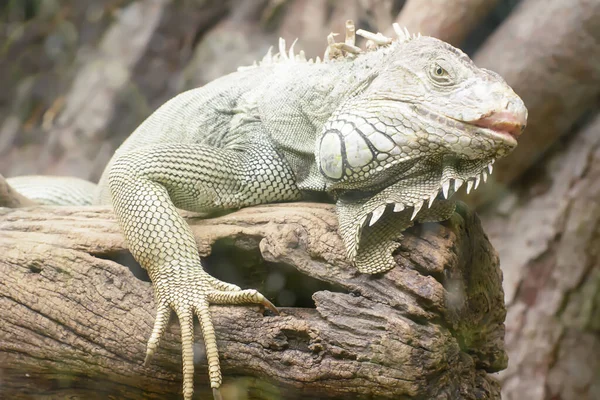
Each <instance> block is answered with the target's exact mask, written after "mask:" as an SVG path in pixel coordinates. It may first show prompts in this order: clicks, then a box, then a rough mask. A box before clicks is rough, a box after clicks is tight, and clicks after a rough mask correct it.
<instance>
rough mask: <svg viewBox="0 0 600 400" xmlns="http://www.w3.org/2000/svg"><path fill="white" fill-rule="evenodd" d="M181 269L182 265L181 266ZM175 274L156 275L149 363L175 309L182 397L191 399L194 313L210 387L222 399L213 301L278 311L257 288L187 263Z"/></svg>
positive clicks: (192, 387) (148, 349) (146, 361)
mask: <svg viewBox="0 0 600 400" xmlns="http://www.w3.org/2000/svg"><path fill="white" fill-rule="evenodd" d="M180 268H181V267H180ZM179 272H181V274H177V276H176V277H174V276H170V277H164V279H161V277H160V276H157V277H156V279H155V281H154V286H155V288H156V289H155V290H156V292H155V296H156V302H157V304H158V305H157V312H156V319H155V322H154V328H153V329H152V334H151V335H150V339H149V340H148V346H147V350H146V358H145V360H144V365H147V364H148V363H149V362H150V359H151V358H152V355H153V354H154V353H155V351H156V349H157V348H158V345H159V342H160V339H161V337H162V335H163V333H164V332H165V330H166V328H167V326H168V324H169V319H170V316H171V311H174V312H175V314H176V315H177V318H178V319H179V324H180V326H181V352H182V362H183V398H184V399H185V400H188V399H191V398H192V395H193V393H194V348H193V344H194V314H196V315H197V316H198V319H199V320H200V327H201V330H202V336H203V337H204V346H205V348H206V358H207V361H208V373H209V379H210V386H211V388H212V390H213V396H214V398H215V400H218V399H221V394H220V392H219V387H220V386H221V380H222V378H221V367H220V364H219V354H218V351H217V343H216V336H215V331H214V327H213V324H212V319H211V317H210V312H209V305H210V304H230V305H236V304H260V305H262V306H263V307H264V308H267V309H269V310H271V311H272V312H274V313H275V314H278V311H277V309H276V308H275V306H274V305H273V304H272V303H271V302H270V301H269V300H267V299H266V298H265V297H264V296H263V295H262V294H260V293H259V292H258V291H256V290H254V289H246V290H242V289H240V288H239V287H238V286H236V285H232V284H229V283H225V282H221V281H219V280H218V279H215V278H213V277H212V276H210V275H208V274H207V273H206V272H204V271H202V270H200V269H199V268H194V267H191V268H190V267H188V266H184V267H183V268H181V269H179Z"/></svg>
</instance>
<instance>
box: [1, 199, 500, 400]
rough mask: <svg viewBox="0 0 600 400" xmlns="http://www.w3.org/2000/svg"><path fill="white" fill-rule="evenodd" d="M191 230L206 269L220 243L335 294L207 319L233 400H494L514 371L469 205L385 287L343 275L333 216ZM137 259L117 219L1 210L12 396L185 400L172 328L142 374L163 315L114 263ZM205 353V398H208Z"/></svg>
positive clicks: (426, 231) (291, 216) (488, 258)
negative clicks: (269, 312)
mask: <svg viewBox="0 0 600 400" xmlns="http://www.w3.org/2000/svg"><path fill="white" fill-rule="evenodd" d="M186 217H187V220H188V222H189V223H190V224H191V226H192V229H193V231H194V234H195V236H196V239H197V243H198V247H199V250H200V252H201V254H202V255H204V256H208V255H209V253H210V252H211V247H212V246H213V245H215V243H217V244H218V245H220V246H224V247H225V248H226V251H227V252H228V253H232V254H236V253H239V254H242V258H244V259H245V260H246V262H243V263H242V264H244V265H246V266H248V268H253V269H256V270H260V269H261V267H260V265H261V264H269V265H271V266H273V267H277V268H278V267H281V266H283V265H288V266H292V267H293V268H292V269H293V270H294V271H297V274H304V275H308V276H311V277H312V278H315V279H317V280H319V281H322V282H327V283H328V285H329V287H330V288H331V289H332V290H319V291H317V292H315V293H314V294H313V295H312V298H313V300H314V303H315V305H316V307H315V308H283V309H282V310H281V311H282V314H281V316H263V315H261V313H260V312H258V311H259V310H258V308H256V307H217V306H214V307H212V308H211V309H212V313H213V318H214V322H215V327H216V330H217V332H216V333H217V338H218V346H219V352H220V356H221V365H222V368H223V372H224V376H225V378H224V382H225V384H224V388H223V394H224V396H225V398H238V396H241V395H240V393H244V392H246V393H247V395H248V398H256V399H266V398H285V399H295V398H344V399H347V398H382V399H384V398H387V399H422V398H427V399H449V398H452V399H499V386H498V384H497V383H496V381H495V380H494V379H493V378H492V377H490V375H488V373H490V372H495V371H499V370H501V369H503V368H505V367H506V363H507V358H506V354H505V352H504V349H503V337H504V325H503V322H504V318H505V309H504V301H503V292H502V287H501V280H502V276H501V273H500V270H499V268H498V257H497V255H496V252H495V251H494V250H493V248H492V247H491V245H490V244H489V242H488V240H487V237H486V236H485V234H484V233H483V231H482V230H481V227H480V224H479V221H478V219H477V217H476V216H474V214H472V213H471V212H469V211H468V210H467V209H466V207H464V205H461V206H459V207H458V212H457V213H455V215H454V216H453V217H452V218H451V219H450V220H449V221H446V222H444V223H442V224H422V225H419V226H417V227H415V228H413V229H411V230H409V231H407V232H406V235H405V238H404V239H403V242H402V246H401V248H400V249H399V251H398V252H397V254H396V256H395V257H396V261H397V264H398V265H397V267H396V268H394V269H393V270H391V271H389V272H388V273H386V274H382V275H377V276H370V275H364V274H360V273H358V272H357V271H356V270H355V269H354V268H353V267H352V266H350V265H348V262H347V261H346V258H345V252H344V250H343V245H342V243H341V239H340V238H339V236H338V235H337V219H336V217H335V214H334V211H333V206H332V205H327V204H317V203H291V204H279V205H270V206H261V207H253V208H247V209H243V210H241V211H238V212H235V213H232V214H229V215H226V216H222V217H218V218H214V219H200V218H197V217H193V216H192V215H188V214H186ZM128 254H129V253H128V252H127V250H126V246H125V242H124V239H123V236H122V235H121V233H120V230H119V228H118V225H117V223H116V220H115V218H114V216H113V213H112V211H111V210H109V209H106V208H61V207H41V206H39V207H31V208H19V209H7V208H4V209H0V318H1V319H2V321H3V324H1V325H0V388H1V389H0V391H1V394H2V396H5V397H7V398H15V399H18V398H28V399H30V398H41V397H44V398H65V397H68V396H79V397H85V398H107V397H109V396H115V397H118V398H140V397H144V398H161V399H164V398H177V397H178V396H179V393H180V392H181V386H180V384H181V360H180V353H179V352H180V344H179V336H178V332H179V328H178V325H177V324H176V323H173V324H171V327H170V328H169V329H168V330H167V333H166V337H165V338H164V340H163V341H162V342H161V346H160V350H159V351H158V354H157V355H156V356H155V358H154V360H153V361H152V362H151V364H150V365H149V366H148V367H143V366H142V365H141V363H142V360H143V357H144V354H145V346H146V340H147V339H148V337H149V335H150V331H151V327H152V324H153V319H154V312H155V308H154V307H155V306H154V300H153V295H152V290H151V288H150V284H149V283H148V282H143V281H141V280H139V279H137V278H136V277H134V276H133V275H132V273H131V271H130V270H129V269H128V268H126V267H124V266H123V265H121V264H120V263H119V262H121V263H123V261H122V260H126V259H127V256H128ZM249 255H250V256H249ZM252 255H257V256H259V257H254V256H252ZM248 260H250V261H248ZM252 260H254V261H252ZM207 261H208V262H209V263H210V261H211V258H210V257H209V258H208V260H207ZM333 290H335V291H333ZM197 342H198V343H199V344H198V345H197V346H196V349H195V351H196V354H197V355H198V358H197V368H196V377H195V382H196V388H197V389H196V393H197V395H199V396H200V398H206V397H205V396H208V392H207V387H206V384H207V374H206V363H205V358H204V355H203V354H202V351H203V346H202V345H201V344H200V338H199V335H197Z"/></svg>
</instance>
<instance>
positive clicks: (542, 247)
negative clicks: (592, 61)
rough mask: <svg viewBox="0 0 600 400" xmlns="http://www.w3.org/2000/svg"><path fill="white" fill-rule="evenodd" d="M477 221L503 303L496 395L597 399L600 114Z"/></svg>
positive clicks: (506, 399) (599, 393)
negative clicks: (500, 282)
mask: <svg viewBox="0 0 600 400" xmlns="http://www.w3.org/2000/svg"><path fill="white" fill-rule="evenodd" d="M561 150H562V151H561ZM483 221H484V225H485V226H486V228H488V229H487V231H488V233H489V235H490V238H491V240H492V242H493V243H494V244H495V246H496V248H497V249H498V251H499V253H500V259H501V260H502V269H503V271H504V289H505V291H506V301H507V304H508V317H507V327H508V328H507V334H506V341H507V343H506V344H507V349H508V353H509V357H510V363H509V367H508V369H507V370H506V371H505V372H504V373H502V375H501V376H502V382H503V393H504V396H503V398H504V400H520V399H528V400H547V399H561V400H596V399H600V116H597V117H596V118H595V120H593V121H592V122H591V123H590V124H589V125H588V126H587V127H586V128H584V129H583V130H582V131H581V132H579V133H578V134H577V135H575V136H574V137H573V138H570V139H569V141H568V142H567V146H566V148H565V146H564V145H561V146H557V148H555V149H554V154H553V155H551V156H549V157H547V159H546V160H544V162H543V163H542V164H541V165H540V166H539V167H538V168H536V170H535V171H533V172H532V173H531V174H530V176H529V182H525V183H523V189H521V190H520V191H518V192H516V193H514V194H513V195H511V196H509V197H507V198H506V199H504V200H503V201H502V203H501V204H500V205H499V207H498V208H497V210H496V211H494V212H488V213H487V214H486V215H485V216H484V219H483Z"/></svg>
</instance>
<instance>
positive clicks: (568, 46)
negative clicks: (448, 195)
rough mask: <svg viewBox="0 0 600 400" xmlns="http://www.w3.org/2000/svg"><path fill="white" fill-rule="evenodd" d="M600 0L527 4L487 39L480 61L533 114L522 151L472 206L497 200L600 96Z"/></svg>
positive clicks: (503, 163)
mask: <svg viewBox="0 0 600 400" xmlns="http://www.w3.org/2000/svg"><path fill="white" fill-rule="evenodd" d="M598 38H600V2H599V1H590V0H571V1H564V0H524V1H523V2H522V3H521V4H520V5H519V7H517V9H515V10H514V11H513V12H512V14H511V15H510V16H509V17H508V18H507V19H506V21H504V23H503V24H502V25H501V26H500V27H499V28H498V29H497V30H496V31H495V32H494V34H493V35H492V36H491V37H490V38H489V39H488V40H487V41H486V43H485V44H484V46H483V47H482V48H481V49H480V50H479V51H478V52H477V54H476V55H475V57H474V61H475V63H476V64H477V65H478V66H480V67H484V68H489V69H491V70H493V71H496V72H498V73H499V74H500V75H501V76H502V77H503V78H504V79H506V81H507V82H508V84H509V85H511V86H512V88H513V89H514V90H515V92H516V93H517V94H519V95H520V96H521V97H522V98H523V101H524V102H525V105H526V106H527V108H528V110H529V118H528V123H527V129H526V130H525V133H524V134H523V135H522V136H521V137H520V138H519V146H518V147H517V148H516V150H515V151H514V152H513V153H512V154H511V155H510V156H509V157H507V158H505V159H502V160H499V162H498V164H497V166H496V168H495V172H494V174H493V175H492V177H491V178H492V179H490V181H488V183H487V185H485V186H484V188H483V190H480V191H476V192H475V193H474V195H473V196H469V199H468V200H467V199H465V201H467V202H468V203H470V204H483V203H486V202H488V201H490V200H493V199H497V198H498V197H499V195H500V193H501V192H502V191H503V190H504V189H505V188H506V185H507V184H509V183H511V182H513V181H514V180H515V179H516V178H518V177H519V176H520V175H521V174H523V173H524V172H525V170H527V169H528V168H529V167H531V166H532V165H534V163H535V162H536V161H538V160H539V159H540V158H541V156H542V155H543V154H544V153H545V152H546V151H547V150H548V148H549V147H550V146H551V145H552V144H553V143H554V142H555V141H556V140H557V139H558V138H559V137H560V136H562V135H564V134H566V133H568V132H569V130H570V129H571V128H572V126H573V124H574V123H575V122H576V121H577V120H578V119H579V118H580V117H581V116H582V115H583V114H584V113H585V112H586V110H589V109H590V108H592V107H597V103H596V99H597V98H598V95H599V94H600V63H599V62H598V60H599V59H600V40H598Z"/></svg>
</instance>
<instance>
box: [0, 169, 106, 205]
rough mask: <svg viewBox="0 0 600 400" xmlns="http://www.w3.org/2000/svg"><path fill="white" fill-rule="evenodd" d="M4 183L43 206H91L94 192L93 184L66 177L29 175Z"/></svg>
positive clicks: (10, 179) (94, 185)
mask: <svg viewBox="0 0 600 400" xmlns="http://www.w3.org/2000/svg"><path fill="white" fill-rule="evenodd" d="M6 181H7V182H8V184H9V185H10V186H11V187H12V188H13V189H15V190H16V191H17V192H19V193H20V194H22V195H23V196H25V197H27V198H29V199H30V200H33V201H35V202H37V203H39V204H45V205H54V206H84V205H91V204H92V199H93V198H94V193H95V192H96V184H95V183H92V182H88V181H86V180H83V179H79V178H73V177H66V176H41V175H29V176H19V177H15V178H8V179H6Z"/></svg>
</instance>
